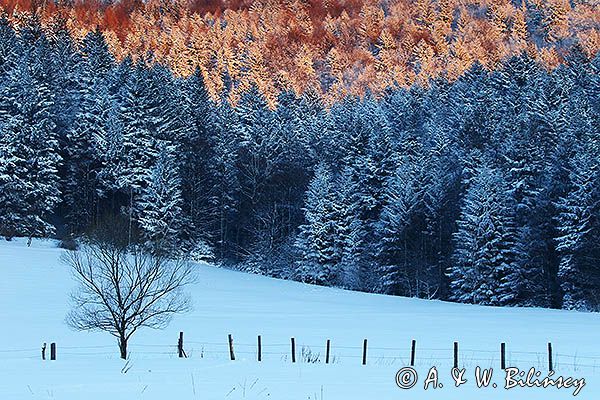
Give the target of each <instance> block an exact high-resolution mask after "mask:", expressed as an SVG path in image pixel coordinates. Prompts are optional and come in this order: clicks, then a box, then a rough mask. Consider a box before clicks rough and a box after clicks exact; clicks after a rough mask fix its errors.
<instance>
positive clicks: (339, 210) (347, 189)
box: [331, 167, 367, 289]
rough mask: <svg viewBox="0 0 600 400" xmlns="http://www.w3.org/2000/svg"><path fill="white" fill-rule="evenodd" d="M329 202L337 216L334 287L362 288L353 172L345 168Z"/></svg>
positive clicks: (357, 193) (363, 241) (362, 231)
mask: <svg viewBox="0 0 600 400" xmlns="http://www.w3.org/2000/svg"><path fill="white" fill-rule="evenodd" d="M332 190H333V191H332V193H331V195H332V197H331V198H332V200H333V201H334V203H335V210H336V214H337V221H336V222H337V223H336V227H335V228H336V232H335V235H334V236H333V237H332V239H333V240H334V241H335V244H334V248H335V249H336V251H337V253H338V254H339V265H338V266H337V267H336V270H337V271H338V275H337V279H338V281H337V282H336V284H337V285H338V286H341V287H345V288H349V289H359V288H362V287H363V285H362V284H363V282H362V281H363V278H364V276H363V271H361V269H362V267H363V252H362V250H363V249H364V247H365V244H366V242H367V240H366V238H365V228H364V225H363V222H362V220H361V218H360V208H359V205H360V200H359V199H360V197H361V192H362V191H361V188H360V184H359V183H358V182H357V180H356V176H355V171H354V170H353V169H352V168H350V167H345V168H344V169H343V170H342V172H341V173H340V174H339V175H338V177H337V179H336V180H335V182H334V186H333V188H332Z"/></svg>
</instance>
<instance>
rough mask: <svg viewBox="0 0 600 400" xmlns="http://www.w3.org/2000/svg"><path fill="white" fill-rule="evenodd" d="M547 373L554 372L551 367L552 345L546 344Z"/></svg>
mask: <svg viewBox="0 0 600 400" xmlns="http://www.w3.org/2000/svg"><path fill="white" fill-rule="evenodd" d="M548 371H554V368H553V367H552V343H550V342H548Z"/></svg>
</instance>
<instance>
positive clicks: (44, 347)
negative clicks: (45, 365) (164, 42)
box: [42, 342, 46, 360]
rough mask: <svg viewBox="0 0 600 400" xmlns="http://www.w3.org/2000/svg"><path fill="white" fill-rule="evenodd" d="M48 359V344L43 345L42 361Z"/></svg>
mask: <svg viewBox="0 0 600 400" xmlns="http://www.w3.org/2000/svg"><path fill="white" fill-rule="evenodd" d="M45 359H46V342H44V344H43V345H42V360H45Z"/></svg>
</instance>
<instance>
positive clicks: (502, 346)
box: [500, 342, 506, 370]
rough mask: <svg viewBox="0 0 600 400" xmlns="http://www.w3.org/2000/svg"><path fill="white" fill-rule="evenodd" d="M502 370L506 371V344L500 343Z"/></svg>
mask: <svg viewBox="0 0 600 400" xmlns="http://www.w3.org/2000/svg"><path fill="white" fill-rule="evenodd" d="M500 368H502V370H505V369H506V343H504V342H502V343H500Z"/></svg>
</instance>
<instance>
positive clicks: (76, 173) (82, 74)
mask: <svg viewBox="0 0 600 400" xmlns="http://www.w3.org/2000/svg"><path fill="white" fill-rule="evenodd" d="M111 66H112V57H111V56H110V53H109V52H108V47H107V46H106V43H105V42H104V38H103V36H102V34H101V33H100V32H98V31H96V32H91V33H89V34H88V35H87V36H86V37H85V38H84V40H83V48H82V61H81V63H80V65H79V71H78V72H79V75H78V76H79V80H80V87H79V98H80V106H79V109H78V112H77V114H76V116H75V118H74V121H73V123H72V124H71V125H70V127H69V130H68V132H67V134H66V138H65V146H64V147H65V148H64V153H65V179H64V186H63V191H64V201H65V204H66V206H67V212H66V216H65V217H66V222H67V225H68V227H69V231H70V233H81V232H83V231H84V230H85V229H87V228H88V227H89V226H90V224H92V222H93V220H94V217H97V216H98V214H99V212H100V210H99V207H100V204H99V203H100V199H99V197H100V195H101V194H103V191H104V190H103V187H102V184H101V177H102V172H103V171H102V170H103V166H104V164H105V163H104V161H105V157H106V156H107V155H109V153H110V151H109V149H108V143H107V141H108V139H109V138H108V137H107V130H108V124H107V121H109V120H110V113H111V110H113V109H114V107H115V103H114V100H113V98H112V97H111V96H110V93H109V90H108V86H107V83H106V75H107V73H108V71H109V70H110V68H111Z"/></svg>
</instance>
